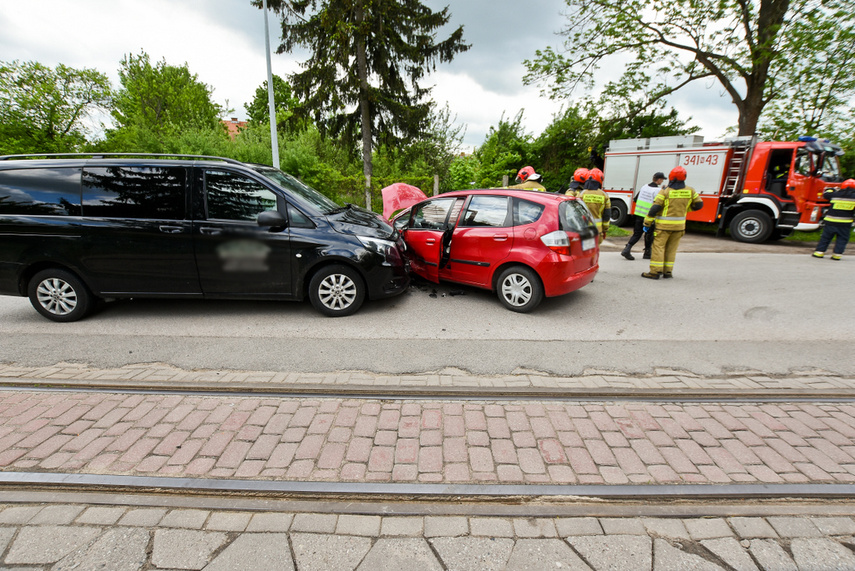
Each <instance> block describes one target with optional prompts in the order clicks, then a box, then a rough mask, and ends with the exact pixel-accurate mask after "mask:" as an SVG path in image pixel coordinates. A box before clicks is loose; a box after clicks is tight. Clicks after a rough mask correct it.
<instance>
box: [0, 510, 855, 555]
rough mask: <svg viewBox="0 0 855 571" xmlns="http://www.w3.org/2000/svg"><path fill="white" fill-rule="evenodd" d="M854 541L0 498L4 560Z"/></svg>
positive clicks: (833, 545)
mask: <svg viewBox="0 0 855 571" xmlns="http://www.w3.org/2000/svg"><path fill="white" fill-rule="evenodd" d="M853 536H855V521H853V519H852V518H851V517H765V518H763V517H729V518H719V517H717V518H611V517H610V518H604V517H599V518H597V517H558V518H513V517H509V518H505V517H465V516H427V517H422V516H418V517H414V516H378V515H350V514H346V515H335V514H308V513H288V512H277V511H265V512H262V513H258V512H252V511H240V510H237V511H226V510H207V509H188V508H179V509H170V508H164V507H122V506H87V505H80V504H73V503H72V504H54V505H49V506H43V505H37V504H16V505H0V553H2V564H3V566H2V568H3V569H24V568H26V569H45V570H47V569H51V570H71V569H76V570H88V569H111V570H114V571H124V570H128V571H131V570H141V569H205V570H207V571H214V570H223V571H235V570H239V569H248V570H249V569H251V570H253V571H266V570H270V571H274V570H276V571H281V570H288V569H291V570H293V569H300V570H303V569H306V570H309V569H311V570H314V569H317V570H324V571H326V570H334V569H340V570H349V569H364V570H369V571H375V570H390V571H392V570H395V571H398V570H400V569H419V570H422V569H437V570H443V569H448V570H451V569H454V570H472V571H484V570H490V569H532V570H546V569H595V570H605V569H621V570H625V569H630V568H632V569H636V570H639V571H644V570H656V571H666V570H674V571H686V570H731V569H740V570H763V571H771V570H789V569H792V570H814V571H815V570H820V571H821V570H831V569H855V554H853V552H852V548H853V546H855V537H853ZM24 566H26V567H24Z"/></svg>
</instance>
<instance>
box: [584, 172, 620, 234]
mask: <svg viewBox="0 0 855 571" xmlns="http://www.w3.org/2000/svg"><path fill="white" fill-rule="evenodd" d="M602 187H603V171H601V170H600V169H591V170H589V171H588V180H586V181H585V187H584V190H582V192H580V193H579V196H578V198H581V199H582V200H583V201H585V206H587V207H588V210H590V211H591V214H592V215H593V217H594V224H596V225H597V230H599V231H600V243H602V242H603V240H605V239H606V232H608V231H609V221H610V220H611V215H612V202H611V200H609V195H608V194H606V193H605V192H604V191H603V189H602Z"/></svg>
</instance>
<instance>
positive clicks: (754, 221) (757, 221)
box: [730, 209, 774, 244]
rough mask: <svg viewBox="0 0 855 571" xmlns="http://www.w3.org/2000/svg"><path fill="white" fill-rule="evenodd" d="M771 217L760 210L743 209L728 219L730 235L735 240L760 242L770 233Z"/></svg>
mask: <svg viewBox="0 0 855 571" xmlns="http://www.w3.org/2000/svg"><path fill="white" fill-rule="evenodd" d="M772 230H774V228H773V223H772V217H771V216H769V215H768V214H766V213H765V212H763V211H761V210H755V209H751V210H743V211H742V212H740V213H739V214H737V215H736V216H734V217H733V220H731V221H730V235H731V237H732V238H733V239H734V240H736V241H737V242H746V243H748V244H760V243H762V242H765V241H766V240H768V239H769V237H770V236H771V235H772Z"/></svg>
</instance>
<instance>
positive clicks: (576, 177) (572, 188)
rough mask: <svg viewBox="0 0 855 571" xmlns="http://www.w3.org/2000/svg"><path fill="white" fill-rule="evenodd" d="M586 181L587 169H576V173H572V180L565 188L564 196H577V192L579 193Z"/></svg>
mask: <svg viewBox="0 0 855 571" xmlns="http://www.w3.org/2000/svg"><path fill="white" fill-rule="evenodd" d="M586 180H588V169H586V168H578V169H576V172H574V173H573V180H572V181H570V184H569V186H568V188H567V192H565V193H564V194H566V195H567V196H578V195H579V192H581V190H582V187H583V186H584V185H585V181H586Z"/></svg>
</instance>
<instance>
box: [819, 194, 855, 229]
mask: <svg viewBox="0 0 855 571" xmlns="http://www.w3.org/2000/svg"><path fill="white" fill-rule="evenodd" d="M822 197H823V198H825V199H826V200H828V201H830V202H831V207H830V208H829V209H828V210H827V211H826V213H825V221H826V222H836V223H838V224H852V222H853V216H855V188H838V189H831V190H826V191H825V192H824V193H823V194H822Z"/></svg>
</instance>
